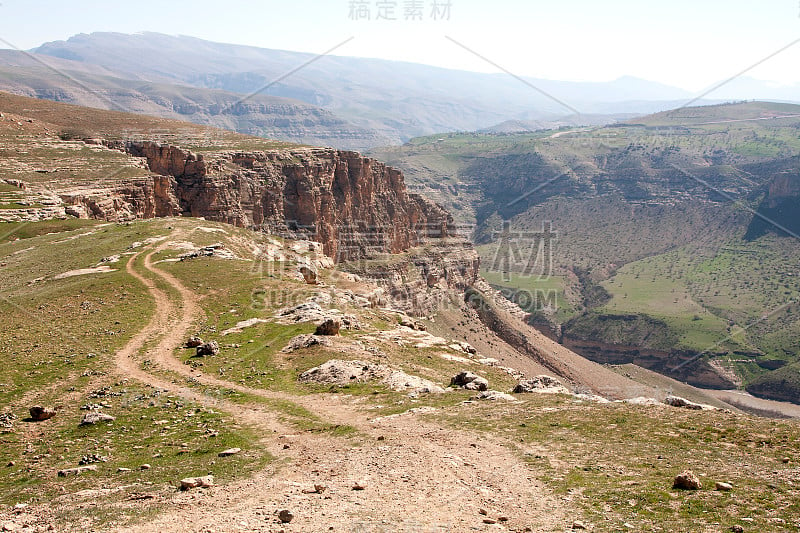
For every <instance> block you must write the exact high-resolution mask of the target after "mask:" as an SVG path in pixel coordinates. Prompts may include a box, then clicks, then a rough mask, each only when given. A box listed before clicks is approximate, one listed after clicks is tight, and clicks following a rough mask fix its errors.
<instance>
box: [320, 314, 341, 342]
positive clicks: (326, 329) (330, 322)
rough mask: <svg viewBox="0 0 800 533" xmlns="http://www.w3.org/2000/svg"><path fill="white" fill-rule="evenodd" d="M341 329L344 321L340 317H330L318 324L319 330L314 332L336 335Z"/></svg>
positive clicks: (328, 335) (323, 334)
mask: <svg viewBox="0 0 800 533" xmlns="http://www.w3.org/2000/svg"><path fill="white" fill-rule="evenodd" d="M340 329H342V321H341V320H339V319H338V318H329V319H327V320H325V322H323V323H322V324H320V325H318V326H317V330H316V331H315V332H314V334H315V335H322V336H326V337H334V336H336V335H338V334H339V330H340Z"/></svg>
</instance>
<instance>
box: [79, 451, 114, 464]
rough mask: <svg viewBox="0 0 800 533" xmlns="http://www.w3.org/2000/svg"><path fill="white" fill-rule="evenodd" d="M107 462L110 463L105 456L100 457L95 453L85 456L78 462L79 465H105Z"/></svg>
mask: <svg viewBox="0 0 800 533" xmlns="http://www.w3.org/2000/svg"><path fill="white" fill-rule="evenodd" d="M107 461H108V457H106V456H104V455H99V454H96V453H93V454H90V455H84V456H83V457H81V460H80V461H78V464H79V465H91V464H94V463H105V462H107Z"/></svg>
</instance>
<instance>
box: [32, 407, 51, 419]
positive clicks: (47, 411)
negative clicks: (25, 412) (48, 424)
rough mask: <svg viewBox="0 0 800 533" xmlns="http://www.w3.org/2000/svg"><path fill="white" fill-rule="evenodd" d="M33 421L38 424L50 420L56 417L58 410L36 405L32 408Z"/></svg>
mask: <svg viewBox="0 0 800 533" xmlns="http://www.w3.org/2000/svg"><path fill="white" fill-rule="evenodd" d="M30 413H31V419H32V420H34V421H36V422H42V421H44V420H50V419H51V418H53V417H54V416H56V410H55V409H53V408H51V407H42V406H41V405H34V406H33V407H31V408H30Z"/></svg>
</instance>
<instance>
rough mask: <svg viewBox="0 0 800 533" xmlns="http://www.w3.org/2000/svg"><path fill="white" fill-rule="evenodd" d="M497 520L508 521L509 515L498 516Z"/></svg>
mask: <svg viewBox="0 0 800 533" xmlns="http://www.w3.org/2000/svg"><path fill="white" fill-rule="evenodd" d="M497 521H498V522H508V517H507V516H498V517H497Z"/></svg>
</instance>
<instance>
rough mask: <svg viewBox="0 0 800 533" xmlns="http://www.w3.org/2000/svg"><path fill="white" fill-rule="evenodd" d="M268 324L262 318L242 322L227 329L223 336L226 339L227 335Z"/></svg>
mask: <svg viewBox="0 0 800 533" xmlns="http://www.w3.org/2000/svg"><path fill="white" fill-rule="evenodd" d="M266 322H267V321H266V320H264V319H262V318H250V319H248V320H242V321H241V322H238V323H237V324H236V325H235V326H233V327H232V328H229V329H226V330H225V331H223V332H222V333H221V335H222V336H223V337H224V336H225V335H230V334H232V333H241V332H242V331H243V330H245V329H246V328H251V327H253V326H255V325H257V324H264V323H266ZM201 344H202V343H201Z"/></svg>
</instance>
